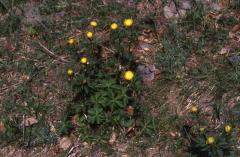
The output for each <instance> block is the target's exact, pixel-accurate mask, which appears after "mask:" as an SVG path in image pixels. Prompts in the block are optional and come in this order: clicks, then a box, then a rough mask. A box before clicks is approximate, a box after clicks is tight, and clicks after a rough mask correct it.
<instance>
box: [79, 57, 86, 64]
mask: <svg viewBox="0 0 240 157" xmlns="http://www.w3.org/2000/svg"><path fill="white" fill-rule="evenodd" d="M87 61H88V60H87V58H86V57H82V58H81V59H80V63H82V64H87Z"/></svg>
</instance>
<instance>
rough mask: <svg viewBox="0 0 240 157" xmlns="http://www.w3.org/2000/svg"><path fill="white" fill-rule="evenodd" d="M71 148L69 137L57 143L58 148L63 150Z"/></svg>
mask: <svg viewBox="0 0 240 157" xmlns="http://www.w3.org/2000/svg"><path fill="white" fill-rule="evenodd" d="M71 146H72V141H71V139H70V138H69V137H63V138H62V139H61V140H60V141H59V147H60V148H61V149H63V150H68V149H69V148H70V147H71Z"/></svg>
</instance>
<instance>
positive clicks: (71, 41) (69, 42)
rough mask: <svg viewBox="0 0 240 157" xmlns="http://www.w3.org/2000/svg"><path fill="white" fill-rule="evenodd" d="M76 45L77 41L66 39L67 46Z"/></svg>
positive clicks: (73, 38)
mask: <svg viewBox="0 0 240 157" xmlns="http://www.w3.org/2000/svg"><path fill="white" fill-rule="evenodd" d="M76 43H77V40H76V38H75V37H71V38H69V39H68V44H69V45H74V44H76Z"/></svg>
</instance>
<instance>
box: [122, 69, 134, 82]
mask: <svg viewBox="0 0 240 157" xmlns="http://www.w3.org/2000/svg"><path fill="white" fill-rule="evenodd" d="M123 77H124V79H125V80H127V81H131V80H132V79H133V78H134V73H133V72H132V71H131V70H128V71H126V72H125V73H124V76H123Z"/></svg>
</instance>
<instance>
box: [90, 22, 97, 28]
mask: <svg viewBox="0 0 240 157" xmlns="http://www.w3.org/2000/svg"><path fill="white" fill-rule="evenodd" d="M97 25H98V24H97V22H96V21H91V22H90V26H92V27H97Z"/></svg>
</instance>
